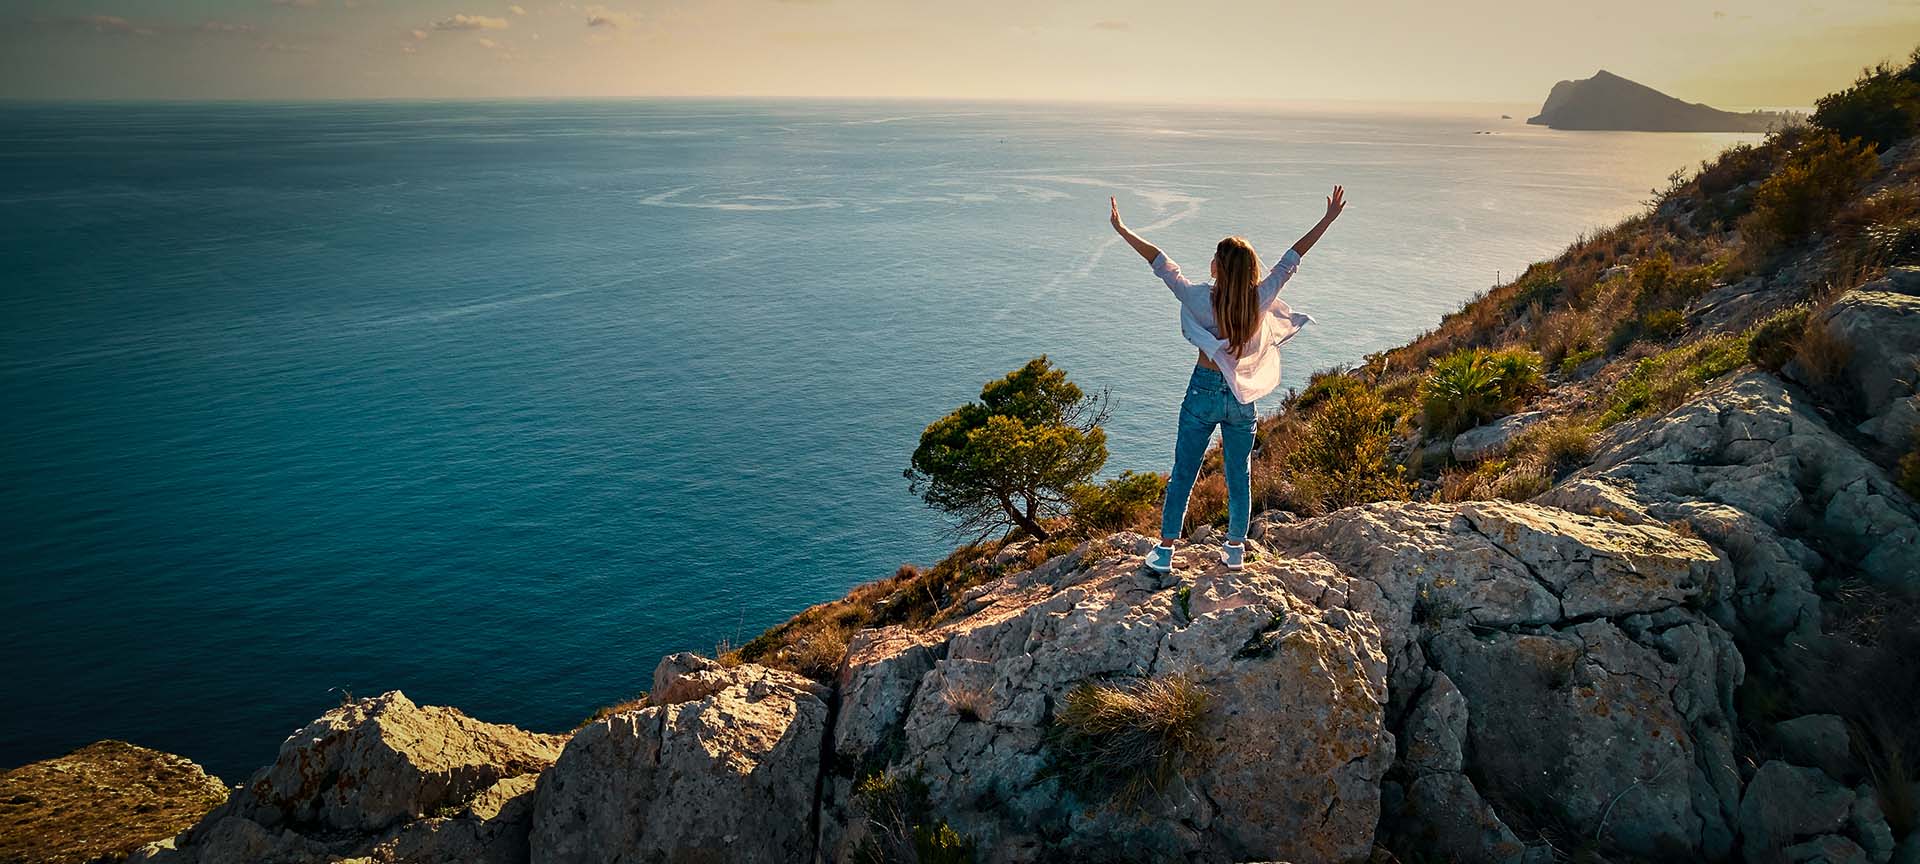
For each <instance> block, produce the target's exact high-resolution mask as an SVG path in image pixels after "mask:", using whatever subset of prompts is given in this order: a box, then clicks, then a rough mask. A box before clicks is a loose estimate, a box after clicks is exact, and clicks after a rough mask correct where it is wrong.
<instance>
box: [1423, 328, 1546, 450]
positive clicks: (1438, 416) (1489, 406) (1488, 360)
mask: <svg viewBox="0 0 1920 864" xmlns="http://www.w3.org/2000/svg"><path fill="white" fill-rule="evenodd" d="M1543 389H1544V388H1543V387H1542V384H1541V378H1540V358H1539V357H1538V356H1537V355H1535V354H1533V353H1532V352H1528V351H1482V350H1479V349H1467V350H1462V351H1456V352H1454V353H1453V354H1450V355H1447V356H1446V357H1445V358H1442V359H1441V360H1440V361H1439V362H1436V363H1434V364H1433V371H1432V372H1429V373H1428V374H1427V379H1426V381H1425V382H1424V383H1423V384H1422V387H1421V405H1422V407H1423V409H1424V410H1425V413H1426V422H1427V428H1428V430H1430V431H1432V432H1434V433H1435V434H1440V435H1452V434H1456V433H1459V432H1462V431H1465V430H1467V429H1471V428H1473V427H1475V426H1478V425H1480V424H1482V423H1485V422H1487V421H1488V420H1492V419H1494V418H1495V417H1499V416H1502V415H1504V414H1508V413H1511V412H1512V411H1513V410H1514V409H1515V408H1516V407H1518V406H1519V405H1520V404H1521V403H1522V402H1523V400H1525V399H1527V398H1530V397H1532V396H1535V395H1538V394H1539V393H1540V392H1541V391H1542V390H1543Z"/></svg>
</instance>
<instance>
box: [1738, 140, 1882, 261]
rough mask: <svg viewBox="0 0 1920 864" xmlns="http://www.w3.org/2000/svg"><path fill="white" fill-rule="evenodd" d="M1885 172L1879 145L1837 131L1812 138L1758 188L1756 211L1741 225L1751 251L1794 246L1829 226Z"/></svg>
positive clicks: (1755, 201) (1754, 198)
mask: <svg viewBox="0 0 1920 864" xmlns="http://www.w3.org/2000/svg"><path fill="white" fill-rule="evenodd" d="M1879 168H1880V160H1879V159H1878V158H1877V157H1875V156H1874V154H1873V145H1871V144H1868V143H1865V142H1863V141H1860V140H1858V139H1855V140H1851V141H1847V140H1842V139H1841V138H1840V137H1839V136H1837V135H1834V134H1833V133H1832V132H1820V133H1817V134H1812V135H1808V136H1806V140H1805V141H1803V142H1802V143H1801V144H1800V146H1799V147H1798V148H1796V149H1795V150H1794V151H1793V154H1792V156H1791V157H1790V158H1789V159H1787V161H1786V162H1785V164H1783V165H1781V166H1780V167H1779V168H1777V169H1776V170H1775V171H1774V172H1773V175H1772V176H1770V177H1768V178H1767V179H1766V180H1765V181H1763V182H1762V183H1761V184H1760V187H1759V188H1758V189H1756V190H1754V197H1753V210H1752V212H1750V213H1748V214H1747V215H1746V218H1744V219H1742V220H1741V222H1740V227H1741V231H1742V233H1743V234H1745V235H1746V239H1747V243H1748V245H1749V247H1750V248H1752V249H1755V250H1757V251H1760V252H1771V251H1773V250H1775V249H1780V248H1784V247H1787V246H1791V245H1793V244H1796V243H1800V242H1802V241H1804V240H1806V239H1807V237H1808V236H1809V235H1811V234H1812V233H1813V232H1815V231H1818V230H1820V229H1821V228H1823V227H1824V226H1825V225H1826V224H1827V222H1828V221H1829V220H1831V219H1832V218H1833V215H1834V213H1836V212H1838V211H1839V209H1840V207H1841V206H1842V205H1844V204H1846V203H1847V202H1848V201H1850V200H1852V199H1853V198H1854V197H1855V196H1856V195H1858V194H1859V193H1860V188H1861V186H1862V185H1864V184H1865V183H1866V182H1867V180H1868V179H1869V178H1871V177H1872V176H1873V175H1874V172H1876V171H1878V170H1879Z"/></svg>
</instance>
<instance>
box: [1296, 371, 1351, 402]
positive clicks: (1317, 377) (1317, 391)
mask: <svg viewBox="0 0 1920 864" xmlns="http://www.w3.org/2000/svg"><path fill="white" fill-rule="evenodd" d="M1366 386H1367V384H1366V382H1364V381H1361V380H1360V379H1358V378H1355V377H1353V376H1352V375H1349V374H1347V371H1346V370H1345V369H1333V370H1329V371H1326V372H1315V373H1314V374H1313V377H1312V378H1309V379H1307V387H1306V389H1304V390H1301V391H1300V392H1299V393H1297V394H1294V395H1293V396H1292V397H1290V398H1289V399H1288V400H1287V407H1289V408H1295V409H1299V410H1306V409H1308V408H1312V407H1313V406H1315V405H1319V404H1321V403H1323V402H1325V401H1327V399H1328V398H1329V397H1332V396H1336V395H1340V394H1343V393H1347V392H1350V391H1352V390H1355V389H1357V388H1364V387H1366Z"/></svg>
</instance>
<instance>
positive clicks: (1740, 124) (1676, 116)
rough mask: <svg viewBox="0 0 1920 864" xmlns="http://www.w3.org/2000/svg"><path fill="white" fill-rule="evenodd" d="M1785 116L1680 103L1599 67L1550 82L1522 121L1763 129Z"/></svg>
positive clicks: (1649, 128)
mask: <svg viewBox="0 0 1920 864" xmlns="http://www.w3.org/2000/svg"><path fill="white" fill-rule="evenodd" d="M1784 119H1785V118H1784V117H1783V116H1782V115H1780V114H1776V113H1771V112H1760V111H1756V112H1753V113H1749V114H1736V113H1734V112H1732V111H1721V110H1719V109H1718V108H1711V107H1708V106H1706V105H1702V104H1700V103H1698V102H1682V101H1680V100H1679V99H1675V98H1673V97H1672V96H1668V95H1667V94H1665V93H1662V92H1660V91H1658V90H1655V89H1653V88H1652V87H1648V86H1646V85H1645V84H1640V83H1638V82H1634V81H1629V80H1627V79H1625V78H1622V77H1620V76H1618V75H1615V74H1613V73H1612V72H1608V71H1607V70H1605V69H1602V70H1600V71H1598V72H1595V73H1594V74H1593V77H1592V78H1582V79H1579V80H1574V81H1561V82H1560V83H1558V84H1555V85H1553V90H1551V91H1549V92H1548V93H1547V101H1546V102H1545V104H1543V105H1541V106H1540V113H1539V114H1537V115H1534V116H1533V117H1530V118H1528V119H1527V122H1528V123H1530V124H1532V125H1535V126H1550V127H1552V128H1555V129H1575V130H1596V131H1597V130H1615V131H1624V132H1765V131H1767V130H1768V129H1771V128H1773V127H1775V126H1778V125H1780V124H1781V123H1782V122H1783V120H1784Z"/></svg>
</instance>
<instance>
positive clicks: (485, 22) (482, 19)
mask: <svg viewBox="0 0 1920 864" xmlns="http://www.w3.org/2000/svg"><path fill="white" fill-rule="evenodd" d="M433 29H435V30H505V29H507V19H505V18H491V17H488V16H486V15H466V14H460V15H455V16H453V17H451V18H442V19H440V20H438V21H435V22H433Z"/></svg>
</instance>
